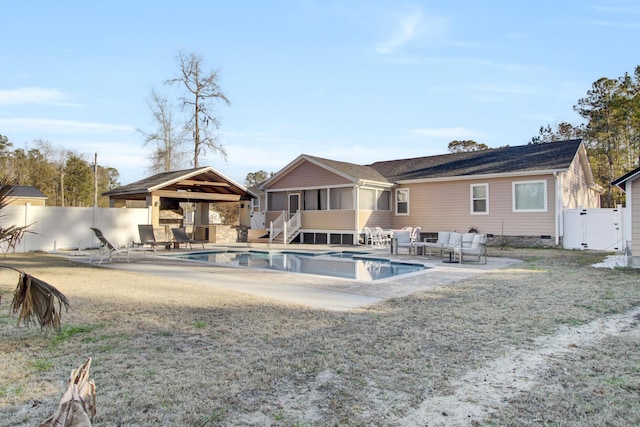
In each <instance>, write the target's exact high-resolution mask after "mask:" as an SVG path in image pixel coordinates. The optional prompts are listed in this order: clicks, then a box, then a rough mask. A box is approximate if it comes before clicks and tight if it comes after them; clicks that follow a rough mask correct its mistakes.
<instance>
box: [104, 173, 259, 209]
mask: <svg viewBox="0 0 640 427" xmlns="http://www.w3.org/2000/svg"><path fill="white" fill-rule="evenodd" d="M152 194H153V195H157V196H159V197H164V198H170V199H179V200H182V201H187V200H188V201H190V202H216V201H218V202H233V201H240V200H250V199H252V198H256V197H257V196H256V195H255V194H253V193H252V192H251V191H249V190H248V189H246V188H245V187H243V186H242V185H240V184H238V183H236V182H235V181H233V180H232V179H230V178H227V177H226V176H224V175H223V174H221V173H220V172H218V171H216V170H215V169H213V168H212V167H209V166H207V167H200V168H193V169H185V170H180V171H171V172H163V173H159V174H156V175H153V176H150V177H147V178H144V179H141V180H140V181H136V182H132V183H131V184H127V185H123V186H121V187H118V188H115V189H113V190H110V191H107V192H105V193H102V195H103V196H108V197H109V198H110V199H121V200H122V199H126V200H145V199H146V198H147V197H148V196H151V195H152Z"/></svg>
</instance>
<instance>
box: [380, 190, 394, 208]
mask: <svg viewBox="0 0 640 427" xmlns="http://www.w3.org/2000/svg"><path fill="white" fill-rule="evenodd" d="M377 207H378V210H379V211H390V210H391V192H390V191H388V190H384V191H380V190H378V203H377Z"/></svg>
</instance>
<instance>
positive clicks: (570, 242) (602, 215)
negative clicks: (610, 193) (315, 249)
mask: <svg viewBox="0 0 640 427" xmlns="http://www.w3.org/2000/svg"><path fill="white" fill-rule="evenodd" d="M626 210H627V209H626V208H622V207H618V208H614V209H604V208H603V209H565V210H564V213H563V222H564V236H563V238H562V246H563V247H564V248H565V249H596V250H603V251H616V252H624V251H625V250H626V247H627V241H629V240H630V237H628V236H627V235H626V231H627V230H625V228H628V227H625V222H626V221H625V218H624V216H625V213H626ZM629 231H630V230H629Z"/></svg>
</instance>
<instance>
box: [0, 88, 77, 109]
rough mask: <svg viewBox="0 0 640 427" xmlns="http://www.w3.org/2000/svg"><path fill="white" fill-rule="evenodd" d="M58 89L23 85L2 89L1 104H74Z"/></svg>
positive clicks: (0, 91)
mask: <svg viewBox="0 0 640 427" xmlns="http://www.w3.org/2000/svg"><path fill="white" fill-rule="evenodd" d="M66 98H67V97H66V95H65V94H64V93H62V92H60V91H59V90H58V89H42V88H38V87H22V88H17V89H3V90H0V105H28V104H39V105H72V104H70V103H68V102H66Z"/></svg>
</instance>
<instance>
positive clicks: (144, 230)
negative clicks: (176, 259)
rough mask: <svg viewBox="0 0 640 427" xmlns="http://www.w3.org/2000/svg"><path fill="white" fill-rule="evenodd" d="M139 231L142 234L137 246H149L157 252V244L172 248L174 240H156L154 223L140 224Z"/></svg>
mask: <svg viewBox="0 0 640 427" xmlns="http://www.w3.org/2000/svg"><path fill="white" fill-rule="evenodd" d="M138 233H139V234H140V243H136V245H137V246H149V247H151V249H152V250H153V251H154V252H155V250H156V246H164V247H165V249H169V248H171V245H172V244H173V242H161V241H158V240H156V235H155V233H154V232H153V225H151V224H138Z"/></svg>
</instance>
